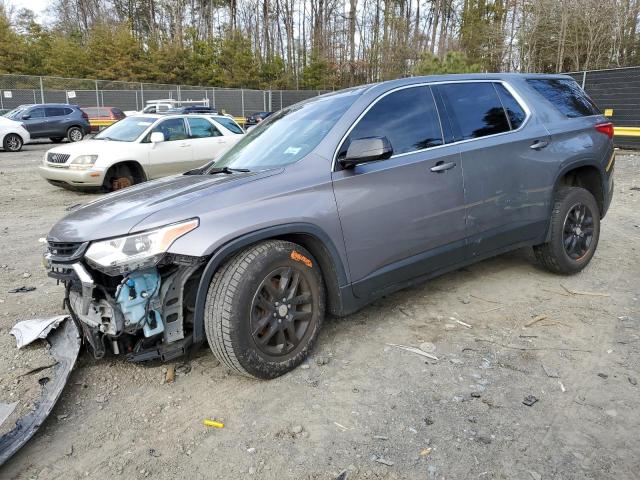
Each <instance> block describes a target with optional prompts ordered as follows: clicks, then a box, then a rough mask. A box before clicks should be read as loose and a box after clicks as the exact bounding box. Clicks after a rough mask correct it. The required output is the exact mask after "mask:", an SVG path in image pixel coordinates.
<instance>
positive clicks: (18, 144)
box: [2, 133, 23, 152]
mask: <svg viewBox="0 0 640 480" xmlns="http://www.w3.org/2000/svg"><path fill="white" fill-rule="evenodd" d="M22 145H23V142H22V137H21V136H20V135H17V134H15V133H9V134H8V135H5V137H4V140H3V141H2V148H4V151H5V152H19V151H20V150H22Z"/></svg>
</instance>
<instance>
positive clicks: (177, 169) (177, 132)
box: [144, 118, 193, 178]
mask: <svg viewBox="0 0 640 480" xmlns="http://www.w3.org/2000/svg"><path fill="white" fill-rule="evenodd" d="M153 132H161V133H162V134H163V135H164V142H160V143H155V144H154V143H151V142H150V141H149V138H150V136H151V133H153ZM144 142H145V143H148V144H149V145H148V147H149V163H148V165H149V169H148V172H149V174H150V176H151V178H158V177H164V176H166V175H172V174H175V173H181V172H186V171H187V170H190V169H191V166H192V165H193V148H192V145H191V144H192V141H191V140H190V139H189V134H188V132H187V126H186V124H185V121H184V119H183V118H167V119H163V120H161V121H160V122H158V123H157V124H156V126H155V127H153V129H152V130H151V132H150V133H149V134H148V135H147V137H146V138H145V140H144Z"/></svg>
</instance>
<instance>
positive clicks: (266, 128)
mask: <svg viewBox="0 0 640 480" xmlns="http://www.w3.org/2000/svg"><path fill="white" fill-rule="evenodd" d="M361 93H362V89H353V90H347V91H344V92H340V93H336V94H333V95H327V96H322V97H318V98H316V99H314V100H312V101H310V102H305V103H302V104H296V105H292V106H290V107H287V108H284V109H282V110H280V111H279V112H278V113H274V114H273V115H271V116H269V117H268V118H267V119H266V120H265V121H263V122H261V123H260V124H259V125H258V126H257V127H255V128H254V129H253V130H251V131H250V132H249V133H247V134H246V135H245V136H244V137H243V138H242V139H241V140H240V141H239V142H238V143H236V144H235V146H233V147H232V148H231V149H230V150H229V151H228V152H227V153H225V154H224V155H222V156H221V157H220V158H219V159H218V160H217V161H216V162H215V163H214V164H213V165H212V167H211V168H210V169H208V170H207V172H208V171H211V170H212V169H217V168H222V167H229V168H231V169H234V168H242V169H245V168H246V169H249V170H264V169H268V168H277V167H281V166H284V165H288V164H291V163H294V162H297V161H298V160H300V159H301V158H302V157H304V156H305V155H307V154H308V153H309V152H311V150H313V149H314V148H315V147H316V146H317V145H318V144H319V143H320V141H321V140H322V139H323V138H324V137H325V135H326V134H327V133H328V132H329V130H330V129H331V128H332V127H333V126H334V125H335V123H336V121H337V120H338V119H339V118H340V117H341V116H342V114H343V113H344V112H345V111H346V110H347V109H348V108H349V107H350V106H351V105H352V104H353V102H354V101H355V100H356V99H357V98H358V96H359V95H360V94H361ZM205 173H206V172H205Z"/></svg>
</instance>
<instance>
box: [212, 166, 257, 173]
mask: <svg viewBox="0 0 640 480" xmlns="http://www.w3.org/2000/svg"><path fill="white" fill-rule="evenodd" d="M250 171H251V170H249V169H248V168H230V167H218V168H212V169H211V170H209V172H208V173H209V174H210V175H213V174H216V173H227V174H231V173H246V172H250Z"/></svg>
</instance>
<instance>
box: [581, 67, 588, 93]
mask: <svg viewBox="0 0 640 480" xmlns="http://www.w3.org/2000/svg"><path fill="white" fill-rule="evenodd" d="M585 83H587V71H586V70H585V71H584V72H582V90H584V84H585Z"/></svg>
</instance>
